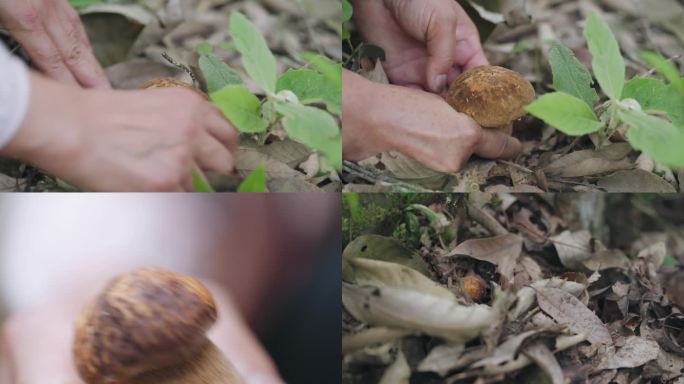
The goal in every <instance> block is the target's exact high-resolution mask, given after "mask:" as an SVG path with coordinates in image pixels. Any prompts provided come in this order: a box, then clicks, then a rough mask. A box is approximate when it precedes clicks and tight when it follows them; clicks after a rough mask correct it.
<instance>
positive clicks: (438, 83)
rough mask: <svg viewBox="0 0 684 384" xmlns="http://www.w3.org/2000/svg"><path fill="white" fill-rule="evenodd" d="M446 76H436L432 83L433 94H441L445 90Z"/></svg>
mask: <svg viewBox="0 0 684 384" xmlns="http://www.w3.org/2000/svg"><path fill="white" fill-rule="evenodd" d="M446 85H447V75H437V76H435V78H434V79H433V81H432V90H433V92H435V93H438V94H441V93H442V92H444V91H445V90H446Z"/></svg>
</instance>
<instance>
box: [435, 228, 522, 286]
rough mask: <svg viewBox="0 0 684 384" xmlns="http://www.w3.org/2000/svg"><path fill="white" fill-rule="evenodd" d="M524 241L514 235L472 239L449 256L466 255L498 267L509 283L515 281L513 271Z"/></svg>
mask: <svg viewBox="0 0 684 384" xmlns="http://www.w3.org/2000/svg"><path fill="white" fill-rule="evenodd" d="M522 245H523V240H522V238H520V237H519V236H516V235H514V234H512V233H508V234H505V235H499V236H494V237H488V238H484V239H471V240H466V241H464V242H462V243H461V244H459V245H457V246H456V248H454V249H453V250H451V251H450V252H449V253H448V254H447V256H450V257H453V256H460V255H465V256H469V257H472V258H475V259H478V260H482V261H486V262H489V263H492V264H494V265H496V267H497V271H498V272H499V273H500V274H501V276H503V277H504V278H505V279H506V280H507V281H508V282H509V283H510V282H512V281H513V269H514V268H515V264H516V262H517V260H518V257H519V256H520V253H521V252H522Z"/></svg>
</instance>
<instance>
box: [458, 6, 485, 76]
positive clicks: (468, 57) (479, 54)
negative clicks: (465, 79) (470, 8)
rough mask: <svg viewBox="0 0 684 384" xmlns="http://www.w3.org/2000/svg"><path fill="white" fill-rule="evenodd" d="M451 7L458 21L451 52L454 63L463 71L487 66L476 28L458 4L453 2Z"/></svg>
mask: <svg viewBox="0 0 684 384" xmlns="http://www.w3.org/2000/svg"><path fill="white" fill-rule="evenodd" d="M453 6H454V12H456V17H457V19H458V20H459V22H458V25H457V27H456V45H455V49H454V51H453V53H454V57H453V59H454V62H455V63H456V64H457V65H459V66H461V67H462V68H463V69H464V70H468V69H471V68H474V67H479V66H482V65H489V60H487V57H486V56H485V54H484V50H483V49H482V43H481V42H480V33H479V32H478V30H477V27H476V26H475V24H474V23H473V21H472V20H471V19H470V17H468V14H467V13H466V12H465V10H463V8H462V7H461V6H460V5H458V3H456V2H454V3H453Z"/></svg>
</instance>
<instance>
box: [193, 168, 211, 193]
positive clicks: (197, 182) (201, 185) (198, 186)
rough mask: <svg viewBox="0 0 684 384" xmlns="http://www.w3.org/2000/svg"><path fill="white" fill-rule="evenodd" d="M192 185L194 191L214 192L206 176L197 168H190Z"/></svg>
mask: <svg viewBox="0 0 684 384" xmlns="http://www.w3.org/2000/svg"><path fill="white" fill-rule="evenodd" d="M192 185H193V186H194V187H195V192H214V188H212V187H211V185H209V182H208V181H207V178H206V177H205V176H204V174H203V173H202V171H200V170H199V169H193V170H192Z"/></svg>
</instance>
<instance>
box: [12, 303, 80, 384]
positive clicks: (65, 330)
mask: <svg viewBox="0 0 684 384" xmlns="http://www.w3.org/2000/svg"><path fill="white" fill-rule="evenodd" d="M76 313H77V309H75V308H72V307H69V306H58V305H50V304H46V305H45V306H42V307H41V308H40V309H38V310H33V311H31V312H25V313H23V314H21V315H19V317H16V316H15V317H13V318H12V319H11V320H10V321H9V323H8V324H6V327H7V329H6V332H7V335H6V338H7V342H8V349H9V359H10V362H9V364H10V365H11V367H12V370H13V371H14V380H15V381H14V382H16V383H82V381H81V380H80V379H79V378H78V374H77V372H76V369H75V367H74V364H73V361H72V358H71V356H72V352H71V343H72V338H73V324H74V319H75V317H76V315H75V314H76ZM46 319H50V320H49V322H46V321H45V320H46Z"/></svg>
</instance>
